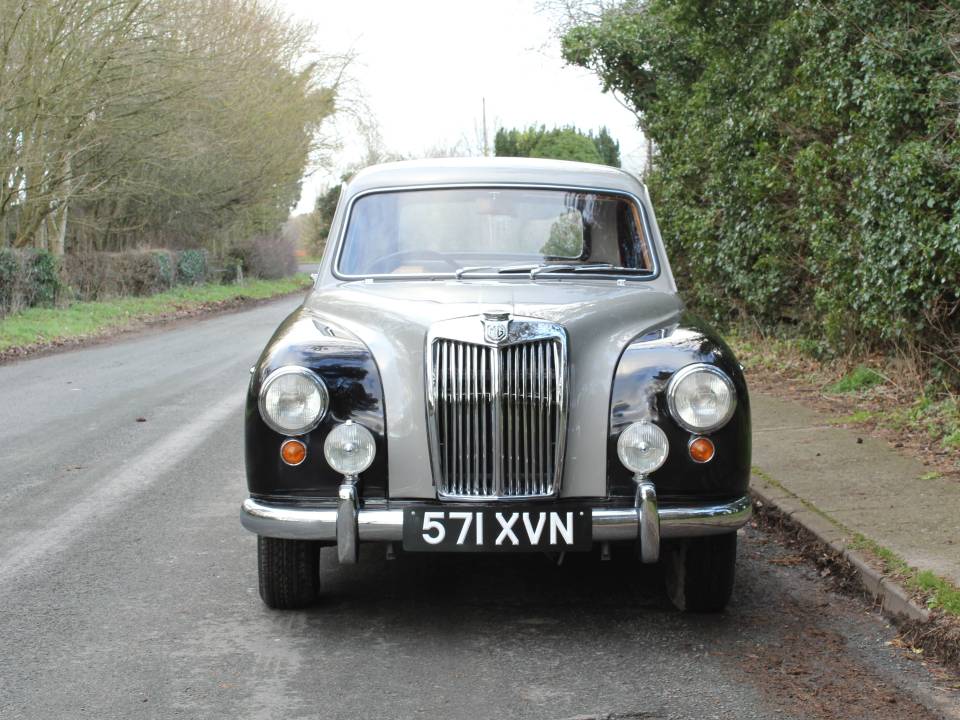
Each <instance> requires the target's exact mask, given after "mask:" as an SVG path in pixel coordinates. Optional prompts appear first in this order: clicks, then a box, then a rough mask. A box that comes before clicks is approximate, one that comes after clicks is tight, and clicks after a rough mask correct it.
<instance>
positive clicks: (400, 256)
mask: <svg viewBox="0 0 960 720" xmlns="http://www.w3.org/2000/svg"><path fill="white" fill-rule="evenodd" d="M407 259H417V260H435V261H436V262H441V263H443V264H444V265H447V266H449V267H450V269H451V270H459V269H460V264H459V263H457V262H456V261H455V260H451V259H450V258H448V257H447V256H446V255H444V254H443V253H439V252H436V251H435V250H400V251H399V252H393V253H390V254H389V255H384V256H383V257H381V258H377V259H376V260H375V261H374V262H373V263H371V264H370V265H369V266H368V267H367V272H368V273H370V274H371V275H379V274H381V273H383V272H389V270H386V268H387V264H388V263H389V262H390V261H391V260H399V261H403V260H407ZM397 265H399V263H397ZM394 267H396V265H394Z"/></svg>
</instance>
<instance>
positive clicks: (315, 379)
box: [257, 365, 330, 436]
mask: <svg viewBox="0 0 960 720" xmlns="http://www.w3.org/2000/svg"><path fill="white" fill-rule="evenodd" d="M291 374H299V375H303V376H304V377H306V378H307V379H309V380H310V382H312V383H313V384H314V386H315V387H316V388H317V389H318V390H319V391H320V396H321V397H322V398H323V410H322V411H321V412H320V413H319V414H318V415H317V418H316V419H315V420H314V421H313V422H312V423H310V424H309V425H306V426H304V427H302V428H293V429H290V428H284V427H281V426H279V425H277V424H276V423H275V422H273V420H271V419H270V416H269V415H268V414H267V411H266V408H265V407H264V401H265V399H266V394H267V389H268V388H269V387H270V383H272V382H273V381H274V380H276V379H277V378H278V377H281V376H283V375H291ZM257 409H258V410H259V411H260V417H261V419H262V420H263V422H265V423H266V424H267V427H269V428H270V429H271V430H273V431H274V432H276V433H279V434H280V435H286V436H296V435H306V434H307V433H308V432H310V431H311V430H313V429H314V428H316V427H317V425H319V424H320V421H321V420H323V418H324V417H325V416H326V414H327V410H329V409H330V393H329V391H328V390H327V386H326V385H325V384H324V382H323V380H321V379H320V377H319V376H318V375H317V374H316V373H315V372H313V371H312V370H310V369H309V368H305V367H303V366H301V365H284V366H283V367H279V368H277V369H276V370H274V371H273V372H271V373H270V374H269V375H267V377H266V379H265V380H264V381H263V383H262V384H261V385H260V394H259V396H258V397H257Z"/></svg>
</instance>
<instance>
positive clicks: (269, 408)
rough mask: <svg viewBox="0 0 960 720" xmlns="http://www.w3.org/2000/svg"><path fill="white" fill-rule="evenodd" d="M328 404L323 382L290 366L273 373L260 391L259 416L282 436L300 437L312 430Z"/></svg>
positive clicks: (310, 373)
mask: <svg viewBox="0 0 960 720" xmlns="http://www.w3.org/2000/svg"><path fill="white" fill-rule="evenodd" d="M329 402H330V396H329V394H328V393H327V386H326V385H324V384H323V380H321V379H320V378H318V377H317V376H316V375H315V374H313V373H312V372H311V371H310V370H307V369H306V368H302V367H297V366H293V365H291V366H287V367H282V368H279V369H277V370H274V371H273V372H272V373H270V375H268V376H267V379H266V380H264V381H263V386H262V387H261V388H260V416H261V417H262V418H263V421H264V422H265V423H266V424H267V425H269V426H270V427H271V428H272V429H273V430H276V431H277V432H278V433H280V434H281V435H303V434H304V433H308V432H310V431H311V430H313V429H314V428H315V427H316V426H317V424H318V423H319V422H320V420H322V419H323V416H324V413H326V412H327V405H328V404H329Z"/></svg>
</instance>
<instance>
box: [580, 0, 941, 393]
mask: <svg viewBox="0 0 960 720" xmlns="http://www.w3.org/2000/svg"><path fill="white" fill-rule="evenodd" d="M957 27H960V8H958V7H957V4H956V3H943V2H940V1H939V0H926V1H921V2H911V3H904V2H897V1H896V0H813V1H812V2H809V3H796V2H789V1H787V0H757V1H756V2H752V3H742V2H735V1H734V0H712V1H710V2H702V1H700V0H648V1H647V2H639V1H638V0H623V2H621V3H620V4H619V5H613V6H607V9H606V10H605V11H604V12H602V13H600V14H599V15H596V16H589V17H588V16H584V18H583V20H582V22H580V23H579V24H575V25H574V26H572V27H571V28H570V29H569V30H568V31H567V32H566V33H565V35H564V38H563V49H564V55H565V57H566V59H567V60H568V61H570V62H571V63H574V64H578V65H581V66H584V67H589V68H591V69H593V70H594V71H595V72H596V73H597V74H598V75H599V76H600V77H601V79H602V80H603V83H604V86H605V88H607V89H614V90H616V91H618V92H619V93H620V94H621V95H622V96H623V97H624V98H625V99H626V101H627V102H628V103H629V104H630V105H631V106H632V107H633V108H634V109H635V110H636V111H637V112H638V115H639V117H641V119H642V124H643V128H644V131H645V133H646V134H647V136H648V137H650V138H651V139H652V140H653V141H654V143H655V144H656V155H655V158H654V164H653V167H652V169H650V170H649V172H648V176H647V181H648V184H649V186H650V191H651V195H652V196H653V198H654V201H655V202H656V203H657V213H658V215H659V217H660V219H661V223H662V228H661V229H662V232H663V237H664V241H665V242H666V244H667V246H668V248H669V250H670V253H671V261H672V263H673V266H674V269H675V271H676V275H677V281H678V285H680V287H681V290H682V292H683V293H684V295H685V297H686V299H687V300H688V301H689V302H690V303H691V304H692V305H694V306H695V307H697V308H698V309H699V310H700V311H701V312H704V313H705V314H708V315H711V316H712V317H713V318H714V319H716V320H719V321H724V320H727V321H730V320H737V319H749V320H750V321H751V323H757V324H759V325H761V326H764V327H766V328H775V327H776V326H778V325H783V324H789V325H793V326H797V327H799V329H801V330H802V331H803V332H805V333H806V334H807V335H809V336H811V337H814V338H816V339H817V340H818V342H819V343H820V344H821V345H822V349H823V351H824V352H826V353H834V354H841V353H848V352H849V351H850V350H851V349H853V350H868V349H882V350H886V351H892V350H895V349H896V350H907V351H909V352H910V354H911V355H912V356H914V357H916V358H921V359H922V362H924V363H925V364H926V367H927V370H930V371H932V372H933V373H934V376H935V377H939V378H940V379H941V380H943V381H946V382H948V383H952V384H953V385H954V386H960V339H958V338H960V125H958V122H957V110H956V108H957V103H958V100H960V64H958V60H957V58H960V52H958V51H960V47H958V44H960V36H958V35H957V32H956V30H957ZM951 45H952V47H951ZM951 368H952V369H951Z"/></svg>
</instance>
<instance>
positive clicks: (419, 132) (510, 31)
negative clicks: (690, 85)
mask: <svg viewBox="0 0 960 720" xmlns="http://www.w3.org/2000/svg"><path fill="white" fill-rule="evenodd" d="M278 2H279V4H280V6H281V7H282V8H284V9H285V10H287V11H288V12H290V13H291V14H293V15H295V16H297V17H299V18H302V19H305V20H308V21H310V22H312V23H313V24H315V25H316V26H317V40H318V44H319V45H320V47H321V48H323V49H324V51H326V52H330V53H343V52H346V51H348V50H352V51H353V52H354V53H355V54H356V61H355V63H354V64H353V66H352V72H351V74H352V77H353V78H355V80H356V86H357V88H358V89H359V90H360V91H361V92H362V93H363V95H364V98H365V101H366V104H367V106H368V107H369V109H370V111H371V114H372V115H373V116H374V118H375V119H376V121H377V124H378V125H379V129H380V134H381V137H382V139H383V145H384V147H385V148H386V149H388V150H391V151H393V152H398V153H402V154H404V155H410V156H423V155H424V154H425V153H426V152H428V151H429V150H430V149H431V148H434V147H438V146H439V147H451V146H454V145H455V144H457V143H458V142H461V143H464V141H466V143H468V144H469V145H471V146H473V147H479V146H480V145H481V141H480V138H481V136H482V134H481V126H482V110H481V107H482V106H481V103H482V100H483V98H486V104H487V125H488V133H489V138H490V145H491V149H492V145H493V132H494V130H495V128H496V127H501V126H502V127H508V128H509V127H525V126H528V125H531V124H534V123H536V124H541V123H543V124H546V125H547V126H548V127H552V126H556V125H569V124H573V125H576V126H577V127H579V128H581V129H584V130H587V129H593V130H596V129H598V128H599V127H600V126H602V125H606V126H607V127H608V128H609V129H610V132H611V134H612V135H613V137H614V138H615V139H617V140H619V141H620V151H621V155H622V157H623V165H624V167H627V168H630V169H634V170H640V169H641V168H642V166H643V160H644V151H645V141H644V138H643V135H642V134H641V132H640V131H639V130H638V129H637V127H636V119H635V117H634V115H633V113H631V112H630V111H628V110H626V109H625V108H624V107H623V106H622V105H620V104H619V103H618V102H617V100H616V99H615V98H614V97H613V96H612V95H610V94H604V93H602V92H601V91H600V83H599V80H598V79H597V77H596V76H595V75H593V74H591V73H589V72H587V71H585V70H582V69H580V68H574V67H568V66H565V65H564V62H563V60H562V59H561V58H560V51H559V44H558V42H557V41H556V40H555V39H554V33H553V19H552V18H551V17H549V16H547V15H546V14H544V13H542V12H538V11H537V0H512V1H509V2H508V1H506V0H487V2H483V3H474V2H470V3H467V2H462V1H458V0H404V1H403V2H389V1H387V0H347V1H346V2H343V1H339V2H335V3H333V2H318V1H317V0H313V1H311V0H278ZM338 129H339V132H340V134H341V135H342V140H343V150H342V151H341V152H340V153H339V154H338V156H337V158H336V164H337V166H338V167H337V168H336V170H339V169H341V168H343V167H345V166H347V165H349V164H350V163H351V162H353V161H356V160H357V159H358V158H359V157H360V156H361V155H362V154H363V146H362V144H360V143H359V141H358V140H357V138H356V132H355V130H353V129H352V128H351V127H350V125H349V124H347V123H338ZM462 146H463V145H462ZM331 177H336V173H334V174H333V175H332V176H331V175H330V174H326V173H317V174H316V175H315V176H314V177H312V178H310V179H309V180H308V181H307V182H306V183H305V184H304V192H303V198H302V199H301V201H300V205H299V207H298V208H297V210H296V211H297V212H305V211H308V210H310V209H312V207H313V201H314V198H315V197H316V195H317V193H318V191H319V190H320V189H321V188H322V187H323V186H324V185H327V184H328V183H329V182H330V180H331Z"/></svg>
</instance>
